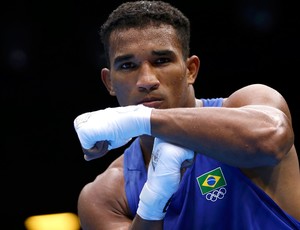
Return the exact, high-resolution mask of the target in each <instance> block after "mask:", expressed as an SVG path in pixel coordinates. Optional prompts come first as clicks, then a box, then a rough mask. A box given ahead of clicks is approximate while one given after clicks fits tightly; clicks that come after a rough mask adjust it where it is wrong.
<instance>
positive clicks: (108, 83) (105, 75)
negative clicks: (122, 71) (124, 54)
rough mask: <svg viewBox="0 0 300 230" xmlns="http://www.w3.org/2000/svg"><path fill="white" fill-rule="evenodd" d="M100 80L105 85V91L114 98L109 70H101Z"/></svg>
mask: <svg viewBox="0 0 300 230" xmlns="http://www.w3.org/2000/svg"><path fill="white" fill-rule="evenodd" d="M101 79H102V82H103V84H104V85H105V87H106V89H107V91H108V92H109V94H110V95H111V96H116V93H115V91H114V88H113V84H112V82H111V78H110V70H109V69H107V68H103V69H102V70H101Z"/></svg>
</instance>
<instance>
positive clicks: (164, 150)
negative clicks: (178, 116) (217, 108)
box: [137, 138, 194, 220]
mask: <svg viewBox="0 0 300 230" xmlns="http://www.w3.org/2000/svg"><path fill="white" fill-rule="evenodd" d="M193 158H194V152H193V151H192V150H189V149H186V148H183V147H179V146H176V145H173V144H170V143H167V142H164V141H162V140H160V139H158V138H155V141H154V146H153V151H152V156H151V160H150V163H149V167H148V178H147V181H146V183H145V185H144V187H143V189H142V191H141V194H140V201H139V206H138V209H137V214H138V215H139V216H140V217H141V218H143V219H145V220H162V219H163V218H164V216H165V215H166V211H167V208H168V206H169V203H170V199H171V197H172V196H173V194H174V193H175V192H176V191H177V190H178V187H179V183H180V178H181V166H182V163H183V162H184V161H185V160H191V159H193Z"/></svg>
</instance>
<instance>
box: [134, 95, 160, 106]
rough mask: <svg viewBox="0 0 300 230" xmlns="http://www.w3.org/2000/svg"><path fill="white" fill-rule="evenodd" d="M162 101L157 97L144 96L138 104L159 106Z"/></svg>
mask: <svg viewBox="0 0 300 230" xmlns="http://www.w3.org/2000/svg"><path fill="white" fill-rule="evenodd" d="M162 103H163V101H162V100H161V99H159V98H154V97H151V98H144V99H143V100H141V101H140V102H138V104H143V105H144V106H147V107H151V108H159V107H160V106H161V104H162Z"/></svg>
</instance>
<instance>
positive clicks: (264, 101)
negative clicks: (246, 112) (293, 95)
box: [223, 84, 290, 117]
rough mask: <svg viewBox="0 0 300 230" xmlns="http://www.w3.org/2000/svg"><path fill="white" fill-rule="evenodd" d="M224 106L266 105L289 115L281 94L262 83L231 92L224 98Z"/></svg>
mask: <svg viewBox="0 0 300 230" xmlns="http://www.w3.org/2000/svg"><path fill="white" fill-rule="evenodd" d="M223 105H224V107H241V106H246V105H266V106H271V107H274V108H277V109H279V110H281V111H283V112H284V113H285V114H286V115H287V116H288V117H290V111H289V108H288V105H287V102H286V100H285V99H284V97H283V96H282V94H281V93H280V92H279V91H277V90H276V89H274V88H271V87H270V86H267V85H264V84H251V85H247V86H245V87H242V88H240V89H238V90H236V91H235V92H233V93H232V94H231V95H230V96H229V97H228V98H226V99H225V100H224V104H223Z"/></svg>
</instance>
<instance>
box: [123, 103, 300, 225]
mask: <svg viewBox="0 0 300 230" xmlns="http://www.w3.org/2000/svg"><path fill="white" fill-rule="evenodd" d="M202 101H203V106H214V107H220V106H222V101H223V100H222V98H216V99H202ZM124 177H125V178H124V179H125V191H126V196H127V201H128V205H129V208H130V210H131V213H132V217H134V216H135V214H136V210H137V207H138V202H139V194H140V192H141V190H142V188H143V185H144V183H145V182H146V179H147V170H146V167H145V164H144V159H143V155H142V151H141V148H140V144H139V138H137V139H136V140H134V142H133V143H132V144H131V145H130V146H129V147H128V148H127V149H126V150H125V152H124ZM164 229H166V230H177V229H178V230H183V229H186V230H198V229H204V230H211V229H212V230H218V229H222V230H227V229H228V230H247V229H249V230H257V229H258V230H268V229H272V230H277V229H280V230H281V229H293V230H296V229H300V222H299V221H297V220H296V219H295V218H293V217H292V216H290V215H289V214H287V213H286V212H285V211H283V210H282V209H281V208H280V207H279V206H278V205H277V204H276V203H275V202H274V201H273V200H272V199H271V198H270V197H269V196H268V195H267V194H266V193H265V192H264V191H263V190H261V189H260V188H259V187H257V186H256V185H255V184H254V183H252V181H251V180H250V179H249V178H247V177H246V176H245V175H244V174H242V172H241V171H240V170H239V169H238V168H235V167H232V166H229V165H226V164H223V163H221V162H219V161H217V160H214V159H212V158H209V157H207V156H204V155H202V154H196V157H195V162H194V164H193V166H191V167H190V168H188V169H187V170H186V171H185V173H184V176H183V178H182V181H181V183H180V187H179V189H178V191H177V192H176V193H175V194H174V196H173V198H172V202H171V204H170V206H169V208H168V211H167V213H166V216H165V219H164Z"/></svg>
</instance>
